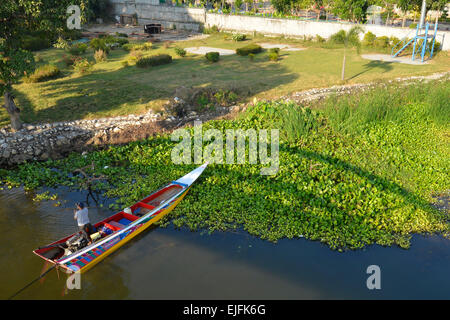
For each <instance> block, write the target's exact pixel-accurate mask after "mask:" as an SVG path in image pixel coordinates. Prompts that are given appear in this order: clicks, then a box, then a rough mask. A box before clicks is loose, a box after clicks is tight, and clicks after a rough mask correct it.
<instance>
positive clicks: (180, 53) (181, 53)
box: [175, 47, 186, 57]
mask: <svg viewBox="0 0 450 320" xmlns="http://www.w3.org/2000/svg"><path fill="white" fill-rule="evenodd" d="M175 53H176V54H177V55H178V56H180V57H184V56H185V55H186V50H184V49H183V48H179V47H176V48H175Z"/></svg>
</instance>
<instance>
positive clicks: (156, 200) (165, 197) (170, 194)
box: [148, 187, 180, 207]
mask: <svg viewBox="0 0 450 320" xmlns="http://www.w3.org/2000/svg"><path fill="white" fill-rule="evenodd" d="M179 191H180V188H179V187H172V188H170V189H168V190H167V191H165V192H164V193H162V194H160V195H159V196H157V197H156V198H154V199H152V200H151V201H149V202H148V204H149V205H151V206H153V207H157V206H159V205H160V204H161V203H163V202H164V201H166V200H168V199H170V198H172V197H173V196H174V195H176V194H177V193H178V192H179Z"/></svg>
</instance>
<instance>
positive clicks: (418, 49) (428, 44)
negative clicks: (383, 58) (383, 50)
mask: <svg viewBox="0 0 450 320" xmlns="http://www.w3.org/2000/svg"><path fill="white" fill-rule="evenodd" d="M433 27H434V33H432V34H429V31H430V30H432V28H433ZM437 27H438V24H437V22H436V23H435V24H434V26H433V25H430V24H429V23H428V22H427V23H426V24H425V26H424V27H421V24H417V28H416V35H415V36H414V37H413V38H412V39H405V40H403V41H401V42H399V43H397V45H395V46H394V47H393V48H392V52H391V56H392V57H393V58H395V57H397V56H398V55H399V54H400V53H401V52H402V51H403V50H405V49H406V48H407V47H409V46H410V45H411V44H413V52H412V60H413V61H414V60H415V59H416V56H417V55H418V54H420V59H421V61H422V62H424V61H425V56H426V54H427V53H428V59H431V58H432V57H433V52H434V45H435V43H436V36H437ZM399 47H400V49H399V50H397V51H395V50H396V49H398V48H399ZM394 52H395V53H394Z"/></svg>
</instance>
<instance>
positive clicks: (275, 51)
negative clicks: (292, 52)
mask: <svg viewBox="0 0 450 320" xmlns="http://www.w3.org/2000/svg"><path fill="white" fill-rule="evenodd" d="M272 52H274V53H276V54H280V48H270V49H269V53H272Z"/></svg>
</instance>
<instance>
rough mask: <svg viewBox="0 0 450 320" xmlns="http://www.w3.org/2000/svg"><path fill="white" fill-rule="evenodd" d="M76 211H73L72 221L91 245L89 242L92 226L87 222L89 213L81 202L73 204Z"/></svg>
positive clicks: (90, 241)
mask: <svg viewBox="0 0 450 320" xmlns="http://www.w3.org/2000/svg"><path fill="white" fill-rule="evenodd" d="M75 206H76V209H75V210H74V213H75V214H74V216H73V218H74V220H77V222H78V228H79V229H80V231H81V233H82V234H83V236H84V237H85V238H86V240H87V241H88V244H91V243H92V240H91V237H90V235H91V233H92V225H91V223H90V221H89V213H88V208H86V207H85V206H84V203H83V202H77V203H76V204H75Z"/></svg>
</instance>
